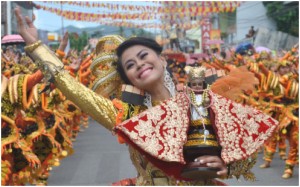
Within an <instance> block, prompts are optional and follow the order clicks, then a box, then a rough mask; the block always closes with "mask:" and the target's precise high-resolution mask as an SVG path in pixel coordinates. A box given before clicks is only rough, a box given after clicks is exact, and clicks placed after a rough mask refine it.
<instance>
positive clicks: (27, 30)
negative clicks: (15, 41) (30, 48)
mask: <svg viewBox="0 0 300 187" xmlns="http://www.w3.org/2000/svg"><path fill="white" fill-rule="evenodd" d="M14 12H15V15H16V17H17V23H18V31H19V34H20V35H21V36H22V37H23V39H24V41H25V43H26V44H27V45H30V44H33V43H35V42H36V41H37V40H38V32H37V29H36V28H35V26H34V25H33V22H32V20H30V19H29V17H28V16H26V17H25V21H26V23H24V22H23V20H24V19H23V15H22V13H21V10H20V8H19V7H16V8H15V10H14Z"/></svg>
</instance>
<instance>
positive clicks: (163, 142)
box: [15, 8, 276, 186]
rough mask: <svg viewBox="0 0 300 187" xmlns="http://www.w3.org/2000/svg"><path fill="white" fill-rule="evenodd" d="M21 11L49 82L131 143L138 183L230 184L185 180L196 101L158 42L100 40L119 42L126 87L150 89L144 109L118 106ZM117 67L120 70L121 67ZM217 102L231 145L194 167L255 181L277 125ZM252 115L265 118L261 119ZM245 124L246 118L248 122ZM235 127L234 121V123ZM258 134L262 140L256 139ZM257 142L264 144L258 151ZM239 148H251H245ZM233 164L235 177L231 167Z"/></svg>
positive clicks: (219, 122)
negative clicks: (85, 81) (85, 80)
mask: <svg viewBox="0 0 300 187" xmlns="http://www.w3.org/2000/svg"><path fill="white" fill-rule="evenodd" d="M15 13H16V15H17V18H18V26H19V30H20V34H21V35H22V37H23V38H24V40H25V42H26V43H27V45H28V46H26V48H25V50H26V51H27V53H28V54H30V56H31V57H32V58H33V59H34V60H36V61H38V62H39V64H38V65H39V68H41V69H43V70H44V73H45V74H46V75H47V76H51V77H52V79H49V80H53V83H54V84H55V86H56V87H57V88H58V89H60V90H61V92H62V93H63V94H64V95H65V96H66V97H67V99H69V100H71V101H72V102H74V103H75V104H76V105H77V106H78V107H79V108H80V109H82V111H84V112H86V113H87V114H89V115H90V116H91V117H92V118H94V119H95V120H96V121H97V122H99V123H100V124H101V125H103V126H104V127H105V128H107V129H108V130H109V131H112V132H113V133H114V134H117V135H118V137H120V138H121V139H122V142H123V143H124V142H125V143H126V144H127V145H128V149H129V152H130V155H131V160H132V162H133V164H134V166H135V168H136V170H137V173H138V175H137V177H136V183H135V185H185V186H186V185H222V184H223V183H220V182H218V181H217V180H215V179H207V178H205V179H203V178H201V177H199V178H193V179H192V178H187V177H183V176H181V171H182V170H183V168H184V167H185V166H187V163H186V160H185V158H184V156H183V146H184V144H185V143H186V140H187V131H188V128H189V123H190V113H189V112H190V111H189V108H190V100H189V99H188V97H187V95H186V94H185V93H176V91H175V86H174V83H173V82H172V79H171V77H170V75H169V73H168V72H167V70H166V65H167V63H166V60H165V59H164V58H163V57H162V56H161V51H162V49H161V47H160V46H159V45H158V44H157V43H156V42H155V41H154V40H152V39H147V38H141V37H138V38H130V39H128V40H125V41H123V40H122V39H120V37H119V36H106V37H103V38H102V39H100V40H99V42H100V41H101V42H102V41H110V42H112V41H113V42H112V43H114V44H116V45H117V46H119V47H118V48H117V49H116V50H115V49H111V48H110V50H112V51H114V52H115V53H116V55H117V56H118V62H117V66H118V68H117V69H118V70H119V72H120V75H121V76H122V78H123V81H124V82H125V83H126V84H131V86H132V91H133V92H135V93H139V92H137V91H136V90H143V91H145V98H144V102H143V104H139V105H135V104H133V103H128V102H125V101H122V100H120V99H114V100H113V101H111V100H109V99H107V98H105V97H103V96H101V95H98V94H96V93H95V92H93V91H92V90H90V89H88V88H86V87H85V86H84V85H82V84H80V83H79V82H78V81H76V80H75V79H74V78H73V77H72V76H70V75H69V74H68V72H66V71H64V64H63V63H62V62H61V61H60V60H59V59H58V58H57V57H56V56H55V55H54V54H53V53H51V51H50V50H49V48H48V47H47V46H45V45H44V44H42V42H40V41H38V38H36V35H35V33H36V28H35V27H34V25H33V23H32V21H31V20H29V19H26V22H27V23H26V24H28V27H26V26H25V23H24V22H23V21H22V15H21V12H20V10H19V9H18V8H17V9H16V10H15ZM100 46H102V47H101V48H102V49H100V50H99V51H101V52H102V53H107V51H106V49H105V46H106V45H100ZM110 59H114V58H113V57H112V58H110ZM111 65H112V66H114V63H111ZM114 83H115V82H111V84H114ZM140 93H142V92H140ZM210 97H212V99H211V101H212V105H213V106H214V107H212V108H214V112H215V116H216V127H218V128H219V132H220V133H219V134H218V135H219V137H220V141H221V142H220V144H221V145H222V146H223V147H222V153H221V155H204V156H199V157H197V158H196V159H195V160H193V161H191V163H192V165H194V166H201V165H206V166H207V167H208V168H211V169H214V170H217V173H216V174H217V176H218V177H220V178H222V177H223V178H224V177H226V176H228V177H231V176H233V175H234V176H238V177H239V176H240V175H244V176H249V174H251V172H250V168H251V167H252V166H253V159H252V158H253V156H252V154H253V153H254V152H255V151H256V150H257V149H258V148H259V146H260V145H261V144H262V143H263V142H264V141H265V140H266V139H267V138H268V137H269V134H271V132H272V131H273V130H274V128H275V124H276V121H274V120H273V119H271V118H269V117H266V116H264V115H263V114H261V112H259V111H256V110H254V109H251V108H246V109H245V108H243V106H240V105H238V104H236V103H233V102H231V101H228V100H227V99H224V98H223V97H221V96H218V95H216V94H213V93H211V94H210ZM229 108H232V110H231V111H230V112H228V113H227V112H224V111H229ZM237 111H242V114H241V115H237V114H235V113H236V112H237ZM244 111H246V112H250V114H251V115H250V117H249V118H253V119H251V120H247V119H248V117H247V118H245V116H244V113H243V112H244ZM233 113H234V114H233ZM225 115H226V119H228V120H227V121H226V122H224V118H222V117H223V116H225ZM252 115H253V116H254V117H255V116H257V119H256V118H254V117H253V116H252ZM240 116H241V117H240ZM237 118H238V119H237ZM240 118H245V119H244V121H243V120H242V119H240ZM230 119H231V120H232V121H231V122H230V121H229V120H230ZM262 119H263V120H262ZM234 120H235V121H234ZM259 120H260V121H259ZM239 121H242V122H243V125H244V126H247V123H249V121H250V122H252V123H255V125H258V124H259V125H261V126H262V127H263V128H261V129H260V131H255V132H248V130H247V129H246V128H243V127H244V126H242V125H241V126H240V125H239V123H238V122H239ZM227 122H228V123H229V122H230V123H229V124H226V123H227ZM256 122H257V124H256ZM226 125H227V126H228V127H229V129H230V130H232V131H230V132H229V131H226V129H224V128H225V127H227V126H226ZM233 127H237V128H239V129H240V132H242V133H243V134H242V135H236V136H232V135H230V134H228V133H233V134H234V133H236V132H235V131H234V130H236V129H237V128H233ZM250 133H251V135H252V134H254V135H253V137H255V138H256V139H258V140H256V139H254V140H252V136H251V137H250V135H249V134H250ZM246 135H248V136H246ZM228 137H230V138H228ZM229 139H230V141H229ZM231 140H233V141H232V142H231ZM251 140H252V141H253V142H255V141H256V142H261V144H260V143H257V144H255V145H254V146H253V143H251ZM238 142H244V143H243V144H241V145H240V144H239V143H238ZM250 148H251V149H250ZM248 158H251V159H248ZM254 160H255V159H254ZM229 165H230V172H228V171H229V170H228V169H227V166H229ZM133 181H134V180H133Z"/></svg>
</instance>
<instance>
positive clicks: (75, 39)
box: [69, 31, 89, 51]
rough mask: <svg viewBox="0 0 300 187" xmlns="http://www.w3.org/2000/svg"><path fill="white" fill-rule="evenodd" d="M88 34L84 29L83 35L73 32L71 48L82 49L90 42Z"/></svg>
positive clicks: (70, 38) (70, 37)
mask: <svg viewBox="0 0 300 187" xmlns="http://www.w3.org/2000/svg"><path fill="white" fill-rule="evenodd" d="M88 39H89V38H88V34H87V32H86V31H83V32H82V34H81V35H78V34H77V33H71V34H70V36H69V40H70V48H71V49H76V50H78V51H82V50H83V48H84V47H85V46H86V45H87V44H88Z"/></svg>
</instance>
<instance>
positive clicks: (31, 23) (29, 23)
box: [25, 16, 35, 28]
mask: <svg viewBox="0 0 300 187" xmlns="http://www.w3.org/2000/svg"><path fill="white" fill-rule="evenodd" d="M25 21H26V23H27V25H28V27H30V28H35V26H34V25H33V22H32V20H30V18H29V17H28V16H26V17H25Z"/></svg>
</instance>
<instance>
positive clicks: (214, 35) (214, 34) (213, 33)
mask: <svg viewBox="0 0 300 187" xmlns="http://www.w3.org/2000/svg"><path fill="white" fill-rule="evenodd" d="M210 41H215V43H211V44H210V49H215V48H218V49H219V51H220V42H218V41H221V31H220V30H219V29H217V30H210Z"/></svg>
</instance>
